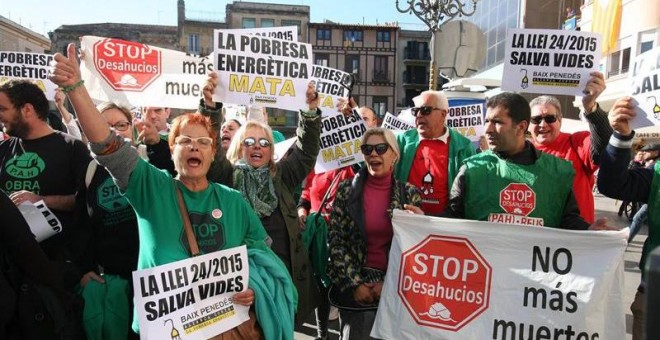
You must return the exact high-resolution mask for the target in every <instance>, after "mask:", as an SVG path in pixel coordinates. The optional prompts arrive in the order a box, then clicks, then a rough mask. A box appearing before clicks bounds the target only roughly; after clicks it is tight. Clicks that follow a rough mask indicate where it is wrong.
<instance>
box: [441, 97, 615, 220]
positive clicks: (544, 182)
mask: <svg viewBox="0 0 660 340" xmlns="http://www.w3.org/2000/svg"><path fill="white" fill-rule="evenodd" d="M486 107H487V111H486V124H485V128H486V136H487V137H488V145H489V147H490V151H486V152H482V153H480V154H479V155H476V156H474V157H471V158H470V159H468V160H466V161H465V162H464V163H463V165H462V166H461V168H460V170H459V173H458V175H457V176H456V180H455V181H454V183H453V186H452V188H451V193H450V196H449V206H448V208H447V214H446V215H447V216H448V217H454V218H466V219H471V220H478V221H490V222H496V223H506V224H520V225H527V226H544V227H552V228H562V229H576V230H584V229H587V228H589V225H590V223H588V222H587V221H585V220H584V219H583V218H582V217H581V216H580V212H579V210H578V206H577V203H576V202H575V196H574V194H573V190H572V188H571V187H572V177H573V175H574V171H573V168H572V166H571V164H570V163H569V162H567V161H565V160H562V159H559V158H557V157H553V156H551V155H548V154H546V153H543V152H540V151H538V150H537V149H536V148H535V147H534V146H533V145H532V143H530V142H527V141H526V139H525V133H526V131H527V129H528V127H529V119H530V108H529V103H528V102H527V100H526V99H525V98H524V97H522V96H521V95H519V94H515V93H508V92H507V93H500V94H498V95H496V96H494V97H491V98H490V99H488V102H487V103H486ZM512 184H513V185H512ZM532 194H534V197H535V199H531V200H526V199H524V198H522V197H530V196H532ZM604 228H608V227H607V226H605V225H604V223H603V221H601V222H599V223H596V224H595V225H594V226H593V227H592V229H604Z"/></svg>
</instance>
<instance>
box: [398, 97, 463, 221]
mask: <svg viewBox="0 0 660 340" xmlns="http://www.w3.org/2000/svg"><path fill="white" fill-rule="evenodd" d="M413 102H414V103H415V107H413V108H412V109H411V110H412V114H413V115H414V116H415V126H416V129H415V130H409V131H406V132H404V133H402V134H400V135H398V136H397V141H398V143H399V150H401V161H400V162H398V163H397V165H396V178H397V179H398V180H399V181H402V182H409V183H410V184H413V185H414V186H416V187H417V188H419V189H420V192H421V194H422V210H423V211H424V213H425V214H427V215H440V214H441V213H442V212H443V211H444V210H445V208H446V207H447V199H448V197H449V188H450V187H451V184H452V183H453V181H454V177H455V176H456V174H457V173H458V169H459V167H460V165H461V163H462V162H463V160H465V159H466V158H468V157H470V156H472V155H474V153H475V151H474V148H473V147H472V143H471V142H470V140H469V139H467V138H465V137H463V136H462V135H461V134H460V133H458V132H457V131H454V130H452V129H450V128H448V127H447V126H446V125H445V120H446V117H447V111H448V110H449V102H448V100H447V97H446V96H445V94H444V92H442V91H424V92H422V94H420V95H419V96H417V97H415V98H413Z"/></svg>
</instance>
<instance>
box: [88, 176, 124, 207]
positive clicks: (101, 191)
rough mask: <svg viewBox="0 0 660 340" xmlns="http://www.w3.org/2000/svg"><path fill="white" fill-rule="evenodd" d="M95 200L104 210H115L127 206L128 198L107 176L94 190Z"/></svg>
mask: <svg viewBox="0 0 660 340" xmlns="http://www.w3.org/2000/svg"><path fill="white" fill-rule="evenodd" d="M96 201H97V203H98V205H99V206H100V207H101V208H103V209H104V210H105V211H109V212H112V211H117V210H121V209H124V208H126V207H128V200H127V199H126V197H124V196H123V195H122V194H121V193H119V188H117V185H115V182H114V181H113V180H112V178H110V177H108V178H107V179H106V180H105V181H103V184H101V185H100V186H99V188H98V189H97V191H96Z"/></svg>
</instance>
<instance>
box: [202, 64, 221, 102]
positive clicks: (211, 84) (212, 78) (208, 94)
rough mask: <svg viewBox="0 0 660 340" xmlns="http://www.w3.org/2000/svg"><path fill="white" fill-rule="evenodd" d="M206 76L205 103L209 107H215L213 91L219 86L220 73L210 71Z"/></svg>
mask: <svg viewBox="0 0 660 340" xmlns="http://www.w3.org/2000/svg"><path fill="white" fill-rule="evenodd" d="M208 76H209V77H208V78H206V84H205V85H204V91H203V94H204V105H206V106H208V107H215V102H214V101H213V92H215V88H216V87H217V86H218V74H217V73H215V72H210V73H209V74H208Z"/></svg>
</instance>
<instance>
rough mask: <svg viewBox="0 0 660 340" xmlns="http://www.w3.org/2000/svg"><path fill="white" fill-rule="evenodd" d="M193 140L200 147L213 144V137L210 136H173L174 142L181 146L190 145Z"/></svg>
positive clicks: (208, 146)
mask: <svg viewBox="0 0 660 340" xmlns="http://www.w3.org/2000/svg"><path fill="white" fill-rule="evenodd" d="M193 142H194V143H195V144H197V145H199V147H200V148H210V147H211V145H213V138H211V137H195V138H193V137H189V136H184V135H181V136H177V137H176V138H174V143H176V144H177V145H181V146H185V147H188V146H192V144H193Z"/></svg>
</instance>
